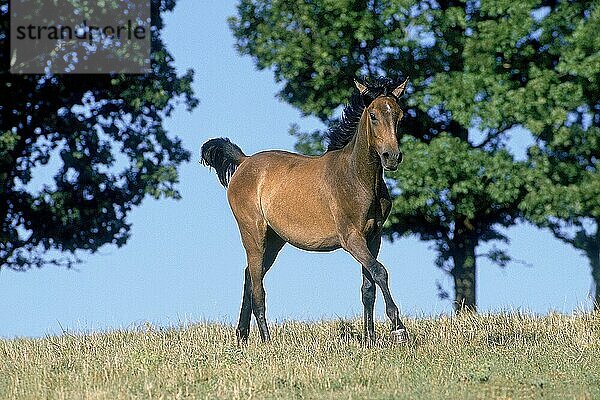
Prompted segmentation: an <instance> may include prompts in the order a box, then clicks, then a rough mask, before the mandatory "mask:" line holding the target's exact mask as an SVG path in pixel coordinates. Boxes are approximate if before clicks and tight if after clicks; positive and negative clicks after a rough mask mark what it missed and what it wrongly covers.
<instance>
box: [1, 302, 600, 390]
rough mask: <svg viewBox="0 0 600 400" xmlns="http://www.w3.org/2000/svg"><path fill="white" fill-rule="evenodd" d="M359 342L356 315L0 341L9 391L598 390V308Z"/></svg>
mask: <svg viewBox="0 0 600 400" xmlns="http://www.w3.org/2000/svg"><path fill="white" fill-rule="evenodd" d="M406 324H407V327H408V329H409V331H410V333H411V335H412V336H411V340H410V342H409V343H408V344H404V345H394V344H393V343H390V342H389V341H388V340H387V337H386V329H387V325H385V326H384V325H383V324H381V325H378V327H377V329H378V332H379V333H380V339H379V340H378V342H377V344H376V345H374V346H371V347H366V346H364V345H363V344H361V341H360V334H359V333H358V332H360V331H361V329H360V323H359V322H358V321H333V322H320V323H310V324H309V323H284V324H281V325H276V326H272V336H273V338H274V340H273V342H272V343H271V344H269V345H262V344H261V343H259V341H258V338H257V335H256V329H253V335H252V336H251V340H250V343H249V344H248V346H246V347H244V348H238V347H237V346H236V343H235V335H234V330H233V328H232V327H231V326H225V325H220V324H199V325H192V326H189V327H185V328H168V329H166V328H152V327H151V326H145V327H140V328H138V329H134V330H121V331H115V332H108V333H92V334H77V335H73V334H65V335H62V336H58V337H47V338H43V339H14V340H0V398H3V399H5V398H6V399H31V398H51V399H82V398H90V399H124V398H127V399H129V398H140V399H145V398H169V399H170V398H218V399H228V398H234V399H238V398H240V399H249V398H256V399H264V398H273V399H283V398H327V399H340V398H342V399H344V398H345V399H354V398H380V399H402V398H411V399H415V398H416V399H438V398H439V399H471V398H472V399H475V398H481V399H490V398H497V399H512V398H519V399H521V398H557V399H563V398H576V399H593V398H598V399H600V315H598V314H596V315H589V314H580V315H574V316H563V315H558V314H556V315H550V316H546V317H532V316H528V315H487V316H481V315H480V316H469V315H467V316H462V317H455V318H448V317H441V318H437V319H412V320H407V321H406Z"/></svg>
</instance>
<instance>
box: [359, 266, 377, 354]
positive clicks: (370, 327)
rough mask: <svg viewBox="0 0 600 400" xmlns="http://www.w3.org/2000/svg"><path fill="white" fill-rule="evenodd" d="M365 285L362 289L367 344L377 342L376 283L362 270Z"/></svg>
mask: <svg viewBox="0 0 600 400" xmlns="http://www.w3.org/2000/svg"><path fill="white" fill-rule="evenodd" d="M362 277H363V283H362V287H361V288H360V291H361V295H362V303H363V324H364V325H363V332H364V334H363V336H364V340H365V343H372V342H374V341H375V324H374V322H373V309H374V308H375V281H374V280H373V277H372V276H371V274H370V273H369V271H367V269H366V268H364V267H363V269H362Z"/></svg>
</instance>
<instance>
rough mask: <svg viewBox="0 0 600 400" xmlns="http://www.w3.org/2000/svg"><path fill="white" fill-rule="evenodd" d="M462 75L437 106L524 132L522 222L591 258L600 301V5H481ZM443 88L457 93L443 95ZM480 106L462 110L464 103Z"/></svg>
mask: <svg viewBox="0 0 600 400" xmlns="http://www.w3.org/2000/svg"><path fill="white" fill-rule="evenodd" d="M481 4H482V6H481V13H482V16H484V17H486V20H485V21H483V22H482V23H480V24H478V26H479V28H478V29H477V30H473V31H472V32H471V36H472V37H473V38H474V39H475V40H472V41H471V40H469V41H467V45H466V46H465V50H464V54H465V70H464V71H463V73H462V74H449V75H447V76H445V77H444V79H442V80H441V81H440V83H441V86H440V87H439V88H438V89H437V90H436V91H437V100H435V101H442V100H444V99H445V101H446V102H447V103H449V104H454V106H453V109H458V108H462V110H461V113H460V114H456V115H457V117H458V118H461V119H463V121H465V122H466V121H468V120H477V121H479V123H480V124H482V125H484V126H485V127H486V128H487V129H491V130H492V132H501V131H502V129H503V127H504V126H506V123H507V121H509V122H510V123H511V124H520V125H521V126H522V127H524V128H526V129H527V130H529V131H530V132H531V133H532V134H533V136H534V138H535V139H536V143H535V144H534V145H533V146H532V147H531V148H530V149H529V165H530V167H531V169H530V172H529V173H530V174H531V176H530V178H529V180H528V184H527V189H528V194H527V196H526V198H525V199H524V201H523V203H522V204H521V207H522V209H523V211H524V212H525V215H526V217H527V218H528V219H529V220H530V221H531V222H533V223H535V224H537V225H538V226H541V227H547V228H549V229H550V230H551V231H552V232H553V233H554V235H555V236H556V237H557V238H559V239H561V240H563V241H565V242H566V243H568V244H570V245H572V246H573V247H575V248H576V249H579V250H581V251H582V252H583V254H584V255H585V256H586V257H587V258H588V260H589V264H590V266H591V270H592V277H593V280H594V283H595V287H596V295H595V304H596V307H598V304H599V302H600V257H599V255H600V232H599V222H600V176H599V174H598V159H600V37H599V36H598V34H597V33H598V32H599V31H600V2H598V1H568V2H563V1H542V2H538V1H534V2H528V1H525V2H510V1H486V2H482V3H481ZM444 86H450V87H459V88H460V90H459V91H450V92H447V91H445V90H444ZM465 97H466V98H475V99H478V101H476V102H465V101H464V98H465Z"/></svg>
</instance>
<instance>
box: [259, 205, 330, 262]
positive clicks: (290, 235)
mask: <svg viewBox="0 0 600 400" xmlns="http://www.w3.org/2000/svg"><path fill="white" fill-rule="evenodd" d="M265 211H267V212H266V213H265V214H266V215H265V218H266V220H267V222H268V224H269V226H271V228H272V229H273V230H274V231H275V232H276V233H277V234H278V235H279V236H281V238H282V239H284V240H285V241H287V242H289V243H290V244H292V245H293V246H296V247H298V248H300V249H303V250H312V251H331V250H335V249H338V248H339V247H340V241H339V236H338V232H337V229H336V226H335V223H334V221H333V218H332V217H331V216H330V215H327V213H325V212H323V211H325V210H320V211H321V212H315V210H311V209H310V207H304V208H302V207H293V208H287V207H269V209H268V210H265Z"/></svg>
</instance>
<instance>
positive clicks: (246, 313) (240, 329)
mask: <svg viewBox="0 0 600 400" xmlns="http://www.w3.org/2000/svg"><path fill="white" fill-rule="evenodd" d="M251 316H252V282H251V280H250V268H248V267H246V269H245V272H244V294H243V296H242V307H241V309H240V319H239V322H238V326H237V330H236V335H237V339H238V344H240V343H245V342H246V341H247V340H248V334H249V333H250V317H251Z"/></svg>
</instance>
